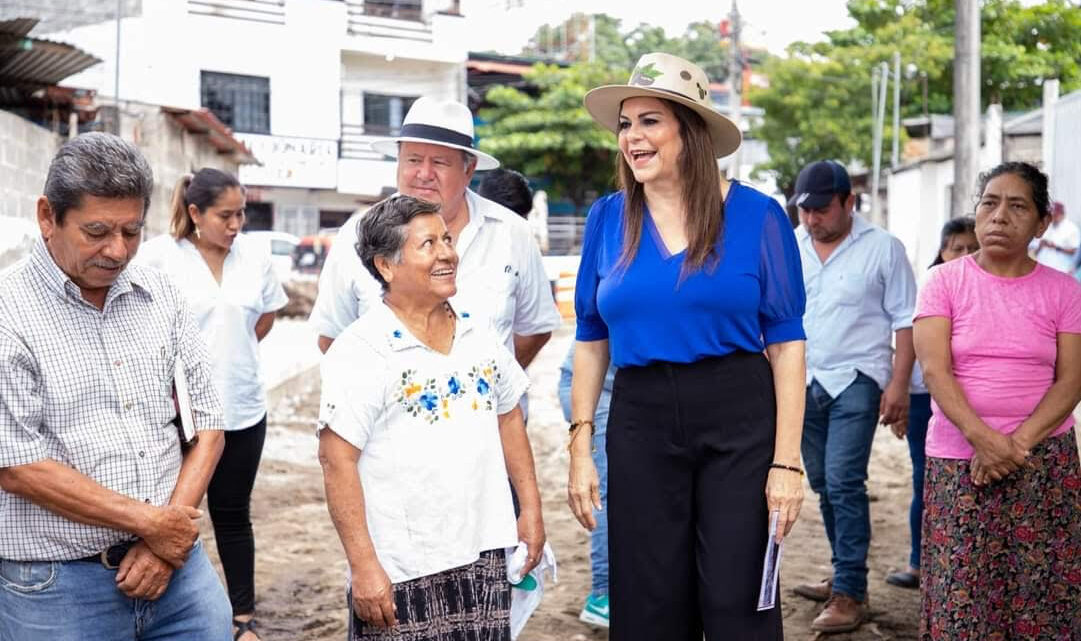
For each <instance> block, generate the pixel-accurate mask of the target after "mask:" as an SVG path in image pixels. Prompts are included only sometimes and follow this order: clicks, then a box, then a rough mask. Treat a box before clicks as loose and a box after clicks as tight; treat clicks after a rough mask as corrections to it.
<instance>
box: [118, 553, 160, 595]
mask: <svg viewBox="0 0 1081 641" xmlns="http://www.w3.org/2000/svg"><path fill="white" fill-rule="evenodd" d="M172 577H173V568H172V567H171V566H170V565H169V564H168V563H166V562H165V561H162V560H161V559H159V558H158V557H157V556H155V555H154V553H153V552H151V551H150V548H149V547H147V545H146V543H144V542H143V541H139V542H138V543H136V544H135V545H133V546H132V547H131V549H130V550H128V553H127V554H125V555H124V559H123V560H122V561H120V567H119V568H118V569H117V571H116V587H117V589H118V590H120V591H121V592H123V593H124V595H125V596H127V597H128V598H131V599H145V600H147V601H157V600H158V599H160V598H161V595H163V594H165V590H166V589H168V587H169V580H170V579H171V578H172Z"/></svg>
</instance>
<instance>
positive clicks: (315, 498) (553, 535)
mask: <svg viewBox="0 0 1081 641" xmlns="http://www.w3.org/2000/svg"><path fill="white" fill-rule="evenodd" d="M275 331H277V330H275ZM303 331H304V330H303V329H302V328H299V327H293V328H291V329H290V330H286V331H283V332H282V334H290V335H291V336H293V337H294V338H295V340H297V341H303V340H306V339H305V337H304V335H303ZM570 336H571V333H570V329H569V328H564V329H563V330H561V331H559V332H558V333H557V334H556V335H555V336H554V337H553V339H552V341H551V343H550V344H549V345H548V346H547V347H545V349H544V350H543V351H542V352H541V354H540V356H539V357H538V359H537V362H536V363H534V365H533V366H532V367H531V368H530V370H531V371H530V376H531V378H532V381H533V388H532V390H531V392H530V394H531V417H530V428H529V431H530V436H531V439H532V443H533V448H534V453H535V457H536V461H537V468H538V473H539V477H540V482H541V492H542V497H543V500H544V507H545V523H546V526H547V531H548V537H549V541H550V542H551V543H552V546H553V548H554V550H555V552H556V555H557V557H558V560H559V566H560V567H559V579H560V581H559V583H558V584H557V585H554V586H549V588H548V590H547V591H546V594H545V600H544V603H543V604H542V605H541V607H540V608H539V610H538V611H537V613H536V614H535V615H534V617H533V619H532V620H531V621H530V622H529V624H528V625H527V627H526V629H525V631H524V632H523V633H522V635H521V637H519V638H520V639H521V641H556V640H559V641H563V640H567V641H589V640H593V639H606V638H607V636H608V635H607V633H606V632H605V631H602V630H597V629H595V628H592V627H590V626H587V625H586V624H583V623H581V622H579V621H578V618H577V617H578V611H579V609H580V608H581V604H582V600H583V599H584V597H585V595H586V593H587V592H588V590H589V578H590V575H589V557H588V537H587V533H586V532H585V531H584V530H582V529H581V528H580V527H579V526H578V525H577V523H576V522H575V521H574V520H573V517H572V516H571V514H570V511H569V510H568V509H567V507H566V503H565V482H566V465H567V454H566V450H565V449H564V438H565V437H564V434H565V430H564V428H563V425H562V415H561V413H560V410H559V403H558V400H557V398H556V384H557V381H558V366H559V363H560V362H561V360H562V358H563V356H564V354H565V350H566V348H567V345H568V342H569V341H570ZM271 337H274V334H273V333H272V334H271ZM287 338H289V337H287V336H284V335H283V336H280V337H279V339H287ZM268 340H269V339H268ZM307 340H310V337H309V338H308V339H307ZM273 358H278V359H281V357H280V356H275V357H273ZM270 378H274V377H273V376H271V377H270ZM318 388H319V377H318V370H308V372H306V373H303V374H301V375H299V376H296V377H294V378H292V379H290V380H289V381H288V382H286V383H285V384H284V385H282V386H280V387H279V388H278V389H276V390H275V391H274V392H273V393H272V395H271V408H270V426H269V429H268V435H267V444H266V449H265V452H264V456H263V462H262V467H261V469H260V472H259V477H258V479H257V481H256V486H255V493H254V496H253V520H254V523H255V532H256V550H257V551H256V588H257V595H258V601H257V606H256V607H257V609H258V617H259V620H260V622H261V624H262V630H263V632H264V634H263V638H264V639H266V640H267V641H286V640H305V641H306V640H312V641H316V640H330V639H334V640H340V639H343V638H344V637H345V621H346V618H345V617H346V613H347V610H346V604H345V597H344V592H343V588H344V586H345V579H344V577H345V562H344V556H343V553H342V550H341V545H340V543H339V542H338V538H337V535H336V533H335V531H334V527H333V525H332V524H331V522H330V518H329V516H328V515H327V511H326V505H325V502H324V498H323V486H322V476H321V472H320V469H319V465H318V461H317V460H316V440H315V437H314V436H313V428H312V426H313V423H314V418H315V414H316V409H317V407H318V394H319V391H318ZM909 470H910V466H909V461H908V451H907V448H906V446H905V444H904V442H903V441H898V440H896V439H894V438H893V437H892V435H890V434H889V432H888V430H885V429H882V430H880V432H879V435H878V438H877V440H876V442H875V448H874V454H873V458H872V462H871V478H870V481H869V488H870V491H871V493H872V495H873V498H874V499H875V500H874V502H873V503H872V504H871V517H872V520H873V527H874V537H873V541H872V547H871V557H870V563H871V569H870V602H871V621H870V622H869V623H867V624H866V625H864V626H863V627H862V628H861V629H860V630H859V631H857V632H855V633H852V634H844V635H836V636H835V638H837V639H840V640H859V641H871V640H882V639H915V638H916V629H917V626H918V620H919V616H918V606H919V596H918V594H917V593H916V592H913V591H907V590H902V589H898V588H894V587H891V586H888V585H886V583H885V582H884V581H883V577H884V576H885V574H886V573H887V572H889V571H890V570H891V569H894V568H896V567H898V566H900V565H902V564H903V563H904V561H905V560H906V559H907V554H908V521H907V509H908V500H909V491H910V490H909V487H910V486H909V473H910V471H909ZM203 531H204V537H205V539H206V540H207V542H208V545H207V548H208V550H210V551H211V555H212V556H214V557H215V562H216V556H215V553H214V545H213V533H212V531H211V530H210V527H209V523H205V524H204V528H203ZM829 573H830V570H829V552H828V546H827V544H826V540H825V534H824V532H823V529H822V521H821V518H820V516H819V513H818V509H817V500H816V498H815V497H814V495H812V494H811V493H810V489H809V488H808V489H807V500H806V501H805V503H804V510H803V513H802V516H801V518H800V521H799V522H798V523H797V525H796V528H795V530H794V531H793V534H792V536H791V538H790V539H789V540H788V543H787V544H786V551H785V557H784V565H783V569H782V600H783V604H782V605H783V608H784V620H785V633H786V637H787V638H788V639H795V640H797V641H803V640H809V639H815V638H817V635H816V634H814V633H813V632H811V631H810V623H811V621H812V620H813V618H814V617H815V615H816V614H817V612H818V605H817V604H814V603H811V602H809V601H805V600H803V599H801V598H799V597H796V596H794V595H792V594H791V592H790V590H789V589H788V587H786V586H791V585H794V584H795V583H797V582H800V581H803V580H805V579H820V578H823V577H825V576H828V575H829ZM658 641H661V640H658ZM725 641H727V640H725ZM734 641H738V640H734Z"/></svg>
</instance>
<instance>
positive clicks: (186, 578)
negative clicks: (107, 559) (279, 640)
mask: <svg viewBox="0 0 1081 641" xmlns="http://www.w3.org/2000/svg"><path fill="white" fill-rule="evenodd" d="M232 638H233V626H232V621H231V609H230V606H229V599H228V598H226V596H225V590H224V589H223V588H222V585H221V581H220V580H219V579H218V575H217V573H216V572H215V571H214V568H213V567H211V565H210V561H209V560H208V559H207V557H206V553H205V552H204V551H203V546H202V543H200V542H197V543H196V544H195V547H194V548H192V550H191V554H190V555H189V556H188V561H187V563H185V564H184V566H183V567H181V568H180V569H179V570H177V571H175V572H174V573H173V576H172V580H171V581H170V582H169V588H168V589H167V590H166V591H165V594H164V595H162V597H161V598H160V599H158V600H157V601H145V600H143V599H129V598H128V597H126V596H124V594H123V593H122V592H121V591H120V590H118V589H117V587H116V570H108V569H106V568H105V567H104V566H103V565H101V564H100V563H85V562H80V561H75V562H59V561H4V560H0V639H3V640H4V641H38V640H41V639H49V641H82V640H84V639H102V640H103V641H104V640H106V639H107V640H108V641H151V640H153V641H165V640H173V639H175V640H177V641H180V640H184V641H228V640H229V639H232Z"/></svg>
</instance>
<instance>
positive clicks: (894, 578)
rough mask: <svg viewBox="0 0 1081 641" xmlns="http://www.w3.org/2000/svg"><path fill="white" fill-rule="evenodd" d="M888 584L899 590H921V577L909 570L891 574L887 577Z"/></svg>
mask: <svg viewBox="0 0 1081 641" xmlns="http://www.w3.org/2000/svg"><path fill="white" fill-rule="evenodd" d="M886 583H889V584H890V585H895V586H897V587H899V588H907V589H909V590H918V589H919V588H920V575H918V574H913V573H912V572H909V571H908V570H902V571H900V572H890V573H889V574H887V575H886Z"/></svg>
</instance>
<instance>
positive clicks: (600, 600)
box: [578, 594, 608, 628]
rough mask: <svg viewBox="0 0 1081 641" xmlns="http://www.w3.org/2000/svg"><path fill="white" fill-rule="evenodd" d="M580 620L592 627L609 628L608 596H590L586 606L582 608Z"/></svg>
mask: <svg viewBox="0 0 1081 641" xmlns="http://www.w3.org/2000/svg"><path fill="white" fill-rule="evenodd" d="M578 619H579V620H581V621H584V622H586V623H588V624H590V625H595V626H598V627H601V628H607V627H608V595H607V594H605V595H604V596H594V595H592V594H591V595H589V598H587V599H586V604H585V605H583V606H582V612H581V613H580V614H579V615H578Z"/></svg>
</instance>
